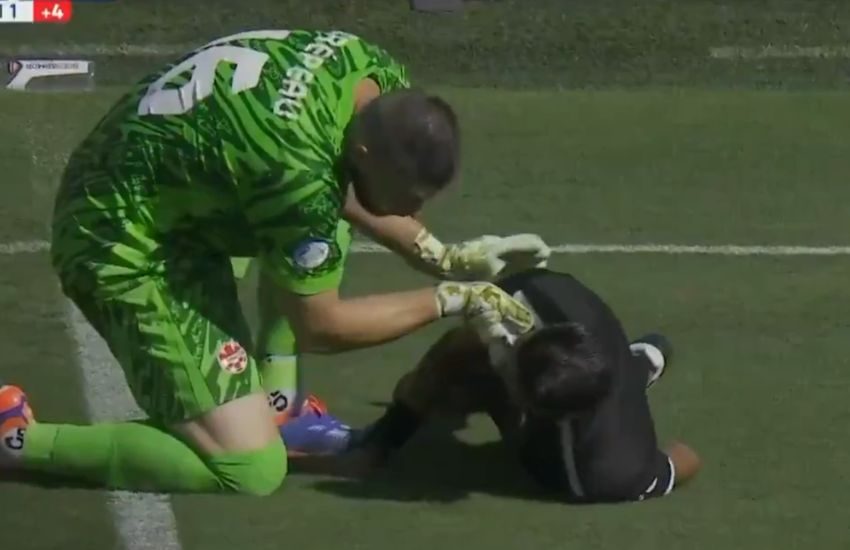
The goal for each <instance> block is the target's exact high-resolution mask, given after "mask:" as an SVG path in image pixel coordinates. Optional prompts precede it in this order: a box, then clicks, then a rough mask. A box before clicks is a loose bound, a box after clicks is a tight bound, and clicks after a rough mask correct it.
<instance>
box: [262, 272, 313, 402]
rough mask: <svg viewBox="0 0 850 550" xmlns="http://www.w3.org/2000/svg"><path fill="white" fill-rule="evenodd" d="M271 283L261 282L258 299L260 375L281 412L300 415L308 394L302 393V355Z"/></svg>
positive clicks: (265, 388) (271, 398)
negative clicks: (299, 359) (274, 294)
mask: <svg viewBox="0 0 850 550" xmlns="http://www.w3.org/2000/svg"><path fill="white" fill-rule="evenodd" d="M272 288H273V287H270V286H269V284H268V283H267V282H263V281H261V282H260V287H259V291H258V302H259V307H260V334H259V338H258V344H259V345H258V348H259V352H260V357H262V358H263V360H262V362H261V367H260V368H261V370H260V375H261V377H262V380H263V389H264V390H265V391H266V393H267V394H268V396H269V403H270V404H271V405H272V407H273V408H274V409H275V411H276V413H277V414H284V413H286V412H287V411H288V412H289V413H292V414H297V411H298V409H300V407H301V401H303V399H304V396H303V395H301V392H300V386H299V378H300V376H299V375H300V370H299V365H298V354H297V349H296V343H295V333H294V332H293V331H292V327H291V326H290V324H289V321H288V320H287V319H286V317H284V316H283V315H281V314H280V312H279V311H278V310H277V309H276V307H277V306H276V305H275V300H273V299H272V298H271V297H270V296H268V295H267V294H268V293H269V292H270V291H271V290H272Z"/></svg>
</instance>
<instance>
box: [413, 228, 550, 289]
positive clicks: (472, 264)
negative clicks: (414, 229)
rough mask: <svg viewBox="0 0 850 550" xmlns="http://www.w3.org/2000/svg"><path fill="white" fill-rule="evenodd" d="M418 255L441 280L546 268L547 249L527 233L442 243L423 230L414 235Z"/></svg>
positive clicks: (480, 278)
mask: <svg viewBox="0 0 850 550" xmlns="http://www.w3.org/2000/svg"><path fill="white" fill-rule="evenodd" d="M415 246H416V250H417V252H418V254H419V258H420V259H421V260H422V261H423V262H424V263H425V264H426V265H428V266H430V267H431V268H432V270H433V271H435V272H436V274H437V275H438V276H439V277H441V278H444V279H450V280H455V281H475V280H491V279H494V278H496V277H498V276H499V275H504V274H506V273H508V272H515V271H520V270H523V269H529V268H532V267H546V263H547V262H548V260H549V256H550V255H551V254H552V251H551V249H550V248H549V247H548V246H546V243H545V242H543V239H541V238H540V237H539V236H537V235H533V234H530V233H527V234H521V235H512V236H509V237H496V236H493V235H485V236H483V237H479V238H477V239H474V240H472V241H466V242H463V243H460V244H456V245H448V246H447V245H444V244H443V243H441V242H440V241H439V240H438V239H437V238H436V237H434V236H433V235H432V234H431V233H429V232H428V231H427V230H426V229H423V230H422V231H421V232H420V233H419V235H418V236H417V237H416V241H415Z"/></svg>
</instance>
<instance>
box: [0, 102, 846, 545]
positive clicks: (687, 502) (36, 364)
mask: <svg viewBox="0 0 850 550" xmlns="http://www.w3.org/2000/svg"><path fill="white" fill-rule="evenodd" d="M445 92H446V94H447V95H448V96H449V97H450V98H451V99H452V100H453V101H454V102H455V103H456V104H457V105H458V108H459V110H460V112H461V115H462V118H463V121H464V127H465V134H466V140H467V145H466V166H465V174H464V182H463V184H462V186H461V187H460V188H459V189H456V190H454V191H452V192H450V193H449V194H448V196H446V197H445V198H443V199H441V200H440V202H439V203H438V204H437V205H435V206H434V207H432V208H431V209H430V210H429V211H428V212H427V215H426V217H427V218H428V220H429V222H431V223H432V225H433V226H434V227H436V228H438V230H439V233H440V234H441V235H444V236H445V238H447V239H454V238H459V237H467V236H473V235H475V234H477V233H480V232H483V231H491V232H492V231H513V230H531V231H539V232H541V233H542V234H544V235H545V236H546V237H547V238H548V239H549V240H550V241H552V242H553V243H554V244H558V243H562V242H597V243H606V242H626V243H628V242H631V243H640V242H677V243H683V244H693V243H711V244H723V243H727V242H732V243H751V244H752V243H757V244H846V242H847V240H846V239H847V231H846V227H847V221H846V220H847V218H846V211H847V206H846V205H847V204H848V201H850V191H848V190H847V186H846V185H845V183H844V182H845V178H846V174H848V173H850V150H848V145H847V144H846V140H845V139H844V135H843V134H844V131H845V128H846V127H847V126H848V122H850V121H849V120H848V117H849V116H850V115H848V114H847V113H848V108H847V107H848V100H847V99H846V98H845V97H843V96H841V95H839V94H830V93H770V94H766V93H760V94H757V93H744V92H705V91H691V90H667V91H645V92H628V93H627V92H615V91H609V92H571V93H554V92H547V93H543V92H536V93H532V92H527V93H510V92H494V91H486V90H474V89H466V90H463V89H455V88H451V89H446V90H445ZM115 93H116V92H115V91H108V90H107V91H104V92H99V93H97V94H93V95H85V96H62V95H41V94H39V95H13V94H9V93H3V94H0V122H2V125H0V128H2V130H0V132H2V135H0V138H2V143H3V145H4V146H6V148H5V149H4V150H1V151H0V156H1V157H2V160H3V163H4V168H5V173H4V178H3V182H4V191H5V194H6V198H7V201H6V202H5V203H4V205H3V206H0V236H2V238H0V241H2V242H4V243H6V242H10V241H16V240H21V239H33V238H36V239H37V238H45V236H46V235H47V227H48V224H49V212H50V204H51V200H52V199H51V194H52V189H53V187H54V186H55V183H56V181H57V179H58V176H59V173H60V172H61V168H62V162H63V160H64V158H65V157H66V155H67V153H68V152H69V148H70V147H71V146H72V144H73V143H74V142H75V141H76V140H77V139H78V138H79V136H81V135H82V134H83V133H84V132H85V131H86V130H87V129H88V128H90V127H91V126H92V125H93V124H94V123H95V122H96V120H97V116H98V114H99V113H101V112H103V111H104V110H105V109H106V108H107V107H108V105H109V102H110V101H111V100H112V99H113V98H114V96H115ZM10 202H14V205H10V204H9V203H10ZM553 263H554V266H555V267H557V268H560V269H565V270H570V271H572V272H574V273H576V274H577V275H579V276H580V277H581V278H583V279H585V280H586V281H587V282H589V283H591V284H592V285H593V286H594V287H596V288H597V289H598V290H599V291H600V292H601V293H602V294H603V295H604V296H606V297H607V298H608V299H609V300H610V302H611V304H612V305H613V306H614V308H615V309H616V310H617V311H618V312H619V313H620V314H621V316H622V317H623V319H624V321H625V323H626V325H627V328H628V329H629V330H630V331H632V332H633V333H635V334H636V333H637V332H640V331H642V330H649V329H663V330H664V331H666V332H668V333H669V334H670V335H671V337H672V338H673V340H674V342H675V343H676V344H677V346H678V348H679V356H678V361H677V364H676V366H675V371H674V372H673V373H671V376H670V377H669V378H665V381H664V383H663V384H661V385H659V386H658V387H657V388H656V390H654V391H653V404H654V406H655V410H656V413H657V419H658V423H659V429H660V432H661V434H662V436H663V437H664V438H667V437H682V438H683V439H685V440H686V441H688V442H690V443H692V444H693V445H694V446H695V447H696V448H697V449H698V450H699V451H700V452H701V453H702V455H703V456H704V458H705V462H706V469H705V472H704V474H703V475H702V477H701V478H700V479H699V480H698V481H697V482H696V484H695V485H694V486H693V487H691V488H689V489H687V490H684V491H682V492H681V493H680V494H677V495H675V496H674V497H672V498H669V499H666V500H661V501H657V502H651V503H645V504H642V505H634V506H613V507H612V506H608V507H590V508H575V507H567V506H562V505H558V504H552V503H545V502H540V501H538V500H537V499H536V498H535V496H534V493H533V492H532V491H530V489H529V485H528V484H527V482H526V481H525V480H524V479H523V478H522V477H521V475H520V474H518V472H517V470H516V468H514V467H513V466H512V464H511V463H510V462H509V461H508V459H507V458H506V457H505V456H504V455H503V454H501V453H500V450H499V448H498V446H497V445H495V444H493V440H494V432H493V430H492V428H490V427H489V426H488V425H487V423H486V422H484V421H481V420H476V421H475V422H473V424H472V426H471V427H470V428H469V429H466V430H463V431H462V432H461V433H460V442H458V441H456V440H453V439H452V438H447V437H441V436H439V435H438V434H432V435H430V436H429V437H426V438H423V439H421V440H420V441H418V443H417V444H416V445H415V447H414V448H412V449H409V450H408V451H407V452H406V453H404V455H403V456H402V457H400V460H399V462H398V463H397V464H396V465H395V467H394V468H393V469H392V471H390V472H388V473H387V474H386V475H384V476H381V477H380V478H379V479H377V480H375V481H374V482H373V483H372V484H367V485H364V484H360V483H353V482H345V481H341V480H331V479H323V478H312V477H296V476H293V478H292V479H290V480H289V482H288V483H287V486H286V488H285V489H284V490H283V491H282V492H281V493H280V494H278V495H276V496H274V497H272V498H271V499H268V500H257V499H246V498H211V497H179V498H176V499H175V501H174V503H175V512H176V514H177V518H178V523H179V528H180V536H181V540H182V542H183V546H184V548H186V549H187V550H200V549H204V550H225V549H229V548H232V547H233V545H234V544H244V545H245V547H246V548H252V549H255V550H261V549H266V548H268V549H273V548H274V549H277V548H281V547H285V546H293V547H294V546H302V547H303V546H307V547H310V548H336V547H339V546H345V547H350V548H369V549H373V548H374V549H377V550H389V549H391V548H393V549H395V548H400V547H401V548H412V549H416V548H426V547H429V548H430V547H434V546H438V545H439V546H444V547H446V548H461V547H466V548H472V549H475V550H478V549H480V550H485V549H487V550H490V549H512V548H518V547H520V546H528V547H532V548H562V547H574V548H612V547H615V546H617V547H628V548H631V549H634V550H644V549H646V550H650V549H652V550H657V549H658V548H659V547H662V546H663V547H671V548H678V547H684V546H685V545H687V546H688V547H691V548H695V549H696V548H699V549H702V548H706V549H714V548H723V547H727V548H746V549H753V548H754V549H764V550H768V549H773V548H797V547H804V546H805V547H815V548H837V547H841V545H842V544H843V543H844V541H846V540H847V525H846V514H845V510H846V509H847V507H848V506H850V497H848V495H850V479H848V476H847V474H846V464H847V462H848V459H849V458H850V443H848V441H847V438H846V433H845V432H846V426H847V423H848V420H850V418H848V412H847V410H848V409H847V406H846V395H847V392H848V389H850V388H848V385H850V383H849V382H848V380H850V379H848V377H847V375H846V373H847V369H848V367H850V365H848V360H847V354H846V345H847V344H846V342H847V338H846V331H847V321H846V309H847V308H846V300H843V299H842V296H843V295H844V292H845V288H846V284H847V275H846V274H847V271H848V267H850V266H849V265H848V264H849V263H850V262H849V261H848V259H847V258H797V259H764V258H715V257H699V258H695V257H681V256H680V257H664V256H559V257H557V258H556V259H555V261H554V262H553ZM350 267H351V268H350V271H349V273H348V279H347V281H346V288H345V290H346V292H348V293H361V292H365V291H368V290H379V289H386V288H407V287H410V286H412V285H414V284H416V283H417V281H421V279H420V278H418V277H416V276H414V275H412V274H411V273H410V272H409V270H408V268H406V267H405V266H404V265H403V264H402V263H401V262H399V261H398V260H396V259H394V258H392V257H390V256H365V255H364V256H355V257H354V258H353V259H352V261H351V266H350ZM378 282H380V287H378V286H377V283H378ZM0 305H2V307H3V309H4V311H5V312H6V314H5V315H3V316H2V317H0V328H2V330H3V334H4V335H5V338H4V339H3V340H2V341H3V344H4V346H5V349H6V350H11V351H12V353H7V354H6V358H7V360H6V361H4V362H2V363H0V377H2V378H6V379H14V380H20V381H22V382H23V383H24V384H26V386H27V388H28V389H29V390H30V391H31V392H32V396H33V399H34V401H35V404H36V407H37V412H38V413H39V414H41V415H44V416H45V417H47V418H49V419H51V420H53V419H58V418H69V419H71V420H76V421H79V420H81V419H82V418H83V414H84V410H83V408H82V402H81V397H80V396H81V395H82V394H81V389H80V386H79V377H78V374H77V372H78V370H77V369H76V367H75V366H74V365H73V361H74V353H75V348H74V345H73V343H72V341H71V339H70V336H69V335H68V332H67V328H66V327H65V326H64V320H63V317H62V313H63V311H64V308H65V305H64V303H63V301H62V300H61V299H60V297H59V294H58V289H57V287H56V283H55V281H54V280H53V279H52V277H51V275H50V272H49V268H48V264H47V256H46V255H45V254H43V253H41V254H33V255H18V256H0ZM439 329H440V327H435V328H434V329H431V330H428V331H425V332H423V333H421V334H419V335H417V336H414V337H410V338H408V339H405V340H403V341H401V342H398V343H395V344H393V345H390V346H387V347H385V348H382V349H380V350H374V351H366V352H360V353H353V354H347V355H343V356H339V357H335V358H328V357H322V358H310V359H309V361H308V382H309V385H310V388H311V389H314V390H316V391H317V392H318V393H320V394H321V395H322V396H324V397H326V398H327V399H328V400H329V401H330V402H331V404H332V406H333V408H334V409H335V410H337V411H338V412H339V413H340V414H341V415H343V416H344V417H345V418H350V419H352V421H355V422H357V423H360V422H364V421H367V420H369V419H371V418H373V417H374V416H376V415H377V414H378V413H379V410H380V409H379V408H378V407H376V406H374V405H372V404H371V403H372V402H380V401H383V400H385V399H386V398H387V396H388V395H389V392H390V390H391V388H392V384H393V382H394V380H395V378H396V377H397V376H398V375H399V374H400V373H401V372H403V371H404V369H405V368H407V367H408V366H409V365H410V364H411V363H412V362H413V361H415V359H416V357H417V356H418V355H419V354H420V353H421V351H422V348H423V347H424V346H425V345H426V344H427V343H428V342H429V341H430V339H431V338H433V336H434V334H436V333H437V331H438V330H439ZM0 494H2V495H3V497H4V500H3V502H4V504H7V506H6V507H4V509H3V510H4V513H3V516H2V519H0V527H5V528H4V529H3V532H4V536H5V537H6V538H5V539H4V542H3V544H2V546H3V547H4V548H5V547H7V546H8V547H9V548H63V549H64V548H81V549H83V548H85V549H100V548H112V547H114V545H115V544H117V543H116V541H115V535H114V532H113V528H112V527H111V523H110V521H109V519H108V516H107V515H106V507H105V497H104V495H102V494H101V493H98V492H87V491H47V490H43V489H31V488H25V487H22V486H19V485H12V486H7V485H3V486H2V489H0ZM7 495H8V498H10V499H11V500H6V498H5V497H7ZM9 502H12V503H13V504H11V505H9V504H8V503H9ZM65 541H67V542H65ZM84 541H88V542H84ZM237 541H238V542H237Z"/></svg>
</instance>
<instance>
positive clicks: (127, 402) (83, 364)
mask: <svg viewBox="0 0 850 550" xmlns="http://www.w3.org/2000/svg"><path fill="white" fill-rule="evenodd" d="M67 304H68V305H67V311H66V318H67V320H68V324H69V328H70V332H71V333H72V334H73V336H74V340H75V341H76V344H77V352H78V355H77V357H78V358H79V362H80V370H81V371H82V373H83V382H84V385H83V387H84V388H85V398H86V405H87V407H88V413H89V418H91V420H92V422H116V421H117V422H120V421H125V420H137V419H140V418H144V416H145V415H144V413H143V412H142V411H141V410H139V408H138V406H137V405H136V403H135V401H134V400H133V397H132V395H131V394H130V390H129V389H128V387H127V383H126V382H125V380H124V374H123V371H122V370H121V367H119V366H118V365H117V364H115V362H114V360H113V359H112V354H111V353H110V352H109V348H107V347H106V344H105V343H104V341H103V339H101V337H100V336H99V335H98V334H97V332H95V331H94V329H93V328H91V326H90V325H89V324H88V322H87V321H86V319H85V317H83V315H82V314H81V313H80V311H79V310H78V309H77V308H76V306H74V305H73V304H72V303H71V302H70V301H69V302H67ZM108 499H109V506H110V508H111V510H112V515H113V517H114V520H115V527H116V529H117V530H118V535H119V536H120V538H121V541H122V544H123V546H124V549H125V550H180V548H181V546H180V540H179V538H178V536H177V521H176V520H175V518H174V512H173V510H172V509H171V500H170V499H169V497H168V496H166V495H153V494H142V493H130V492H125V491H113V492H110V493H109V495H108Z"/></svg>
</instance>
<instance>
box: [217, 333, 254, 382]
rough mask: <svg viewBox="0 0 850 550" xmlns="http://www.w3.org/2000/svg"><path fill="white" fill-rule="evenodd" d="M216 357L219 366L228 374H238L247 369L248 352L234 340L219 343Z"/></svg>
mask: <svg viewBox="0 0 850 550" xmlns="http://www.w3.org/2000/svg"><path fill="white" fill-rule="evenodd" d="M216 357H217V358H218V364H219V366H221V368H222V369H224V370H225V371H226V372H229V373H230V374H239V373H241V372H243V371H244V370H245V369H246V368H248V352H247V351H245V348H243V347H242V345H241V344H240V343H239V342H237V341H236V340H228V341H226V342H222V343H220V344H219V345H218V350H217V351H216Z"/></svg>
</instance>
